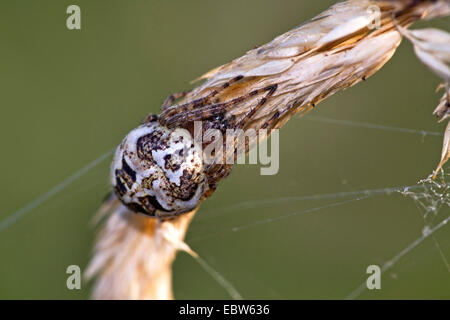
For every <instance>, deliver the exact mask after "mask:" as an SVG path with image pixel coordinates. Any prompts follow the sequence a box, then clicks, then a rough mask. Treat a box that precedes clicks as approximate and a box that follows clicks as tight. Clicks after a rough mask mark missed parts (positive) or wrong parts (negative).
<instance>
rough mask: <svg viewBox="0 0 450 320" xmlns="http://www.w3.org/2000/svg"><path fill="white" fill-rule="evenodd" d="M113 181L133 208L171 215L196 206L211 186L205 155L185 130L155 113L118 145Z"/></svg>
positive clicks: (153, 213) (117, 192) (116, 190)
mask: <svg viewBox="0 0 450 320" xmlns="http://www.w3.org/2000/svg"><path fill="white" fill-rule="evenodd" d="M111 179H112V185H113V187H114V190H115V192H116V194H117V195H118V197H119V198H120V200H121V201H122V202H123V203H124V204H125V205H126V206H127V207H128V208H130V209H131V210H133V211H135V212H140V213H144V214H147V215H150V216H155V217H172V216H176V215H179V214H182V213H184V212H187V211H190V210H192V209H193V208H195V207H196V206H197V205H198V204H199V202H200V200H201V198H202V197H203V195H204V194H205V192H206V189H207V178H206V175H205V170H204V167H203V161H202V153H201V149H200V147H198V146H197V145H196V144H195V142H194V139H193V138H192V136H191V134H190V133H189V132H188V131H187V130H184V129H181V128H177V129H168V128H167V127H164V126H162V125H160V124H159V122H158V121H156V117H155V118H152V119H150V121H146V123H145V124H143V125H141V126H139V127H137V128H136V129H134V130H132V131H131V132H130V133H129V134H128V135H127V136H126V137H125V139H124V140H123V142H122V143H121V144H120V146H119V147H118V148H117V151H116V153H115V156H114V160H113V164H112V170H111Z"/></svg>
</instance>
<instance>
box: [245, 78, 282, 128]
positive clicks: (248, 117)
mask: <svg viewBox="0 0 450 320" xmlns="http://www.w3.org/2000/svg"><path fill="white" fill-rule="evenodd" d="M277 88H278V85H277V84H274V85H271V86H268V87H266V88H264V89H263V90H264V91H269V92H268V93H267V94H266V96H265V97H263V98H262V99H261V100H260V101H259V102H258V104H257V105H256V106H255V107H254V108H252V109H251V110H250V112H248V113H247V114H246V115H245V116H244V117H243V118H242V119H241V120H239V122H238V123H237V124H236V127H237V128H239V129H242V128H244V126H245V124H246V123H247V122H248V120H250V119H251V117H253V116H254V115H255V113H256V112H258V110H259V109H261V107H262V106H263V105H264V104H265V103H266V102H267V100H268V99H269V98H270V97H271V96H272V95H273V94H274V93H275V91H276V90H277Z"/></svg>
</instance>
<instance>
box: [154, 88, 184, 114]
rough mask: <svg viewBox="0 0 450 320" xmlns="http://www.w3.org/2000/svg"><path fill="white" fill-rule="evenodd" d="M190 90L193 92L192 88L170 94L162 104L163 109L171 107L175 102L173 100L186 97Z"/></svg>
mask: <svg viewBox="0 0 450 320" xmlns="http://www.w3.org/2000/svg"><path fill="white" fill-rule="evenodd" d="M189 92H191V90H188V91H183V92H177V93H173V94H171V95H170V96H168V97H167V98H166V100H164V102H163V104H162V106H161V111H164V110H166V109H167V108H169V107H170V106H171V105H172V104H173V102H174V101H175V100H178V99H181V98H184V97H185V96H186V95H187V94H188V93H189Z"/></svg>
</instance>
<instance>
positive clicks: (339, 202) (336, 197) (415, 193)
mask: <svg viewBox="0 0 450 320" xmlns="http://www.w3.org/2000/svg"><path fill="white" fill-rule="evenodd" d="M305 119H307V120H308V121H319V122H324V123H333V124H339V125H345V126H353V127H361V128H367V129H375V130H382V131H389V132H396V133H401V134H412V135H418V136H420V137H422V139H424V138H425V137H426V136H435V137H440V136H442V134H441V133H439V132H433V131H424V130H415V129H408V128H399V127H389V126H383V125H377V124H372V123H365V122H353V121H348V120H339V119H330V118H323V117H312V116H308V117H305ZM111 153H112V151H111V150H110V151H108V152H106V153H104V154H102V155H101V156H99V157H98V158H97V159H95V160H94V161H92V162H91V163H89V164H87V165H86V166H84V167H83V168H81V169H80V170H78V171H77V172H75V173H74V174H73V175H71V176H69V177H68V178H66V179H65V180H63V181H62V182H61V183H59V184H58V185H56V186H55V187H53V188H51V189H50V190H49V191H48V192H46V193H44V194H42V195H41V196H39V197H38V198H36V199H35V200H33V201H31V202H30V203H28V204H27V205H25V206H23V207H22V208H19V209H18V210H17V211H15V212H13V213H11V214H10V215H8V216H7V217H6V218H5V219H4V220H1V221H0V232H1V231H4V230H6V229H8V228H11V227H12V226H13V225H14V224H15V223H16V222H17V221H19V220H21V219H23V218H25V217H26V216H27V215H29V214H30V213H32V212H33V211H34V210H35V209H36V208H38V207H39V206H41V205H43V204H45V203H46V202H47V201H50V200H51V199H52V198H53V197H55V196H56V195H58V194H59V193H61V192H62V191H64V190H65V189H66V188H68V186H69V185H71V184H72V183H74V182H75V181H77V180H78V179H80V178H81V177H83V176H84V175H85V174H87V173H88V172H89V171H91V170H93V169H95V168H96V167H97V166H99V165H100V164H101V163H103V162H104V161H106V160H107V159H109V157H110V155H111ZM392 194H401V195H403V196H404V197H405V198H407V199H411V200H412V201H413V202H414V204H415V205H416V207H417V208H418V212H419V213H420V216H421V218H422V219H423V222H424V227H423V229H422V234H421V236H420V237H418V238H416V239H415V240H414V241H412V242H410V243H409V244H408V245H407V246H406V247H404V248H402V249H401V250H400V251H399V252H398V253H397V254H396V255H394V256H393V257H391V258H390V259H388V260H386V261H385V262H384V263H383V264H382V267H381V271H382V273H385V272H387V271H389V270H390V269H392V268H393V267H394V266H396V264H397V263H398V262H399V261H400V260H402V259H403V258H404V257H405V256H407V255H409V254H411V253H412V252H413V251H414V249H416V248H417V247H418V246H419V245H420V244H422V243H423V242H424V241H426V240H427V239H431V241H433V243H434V245H435V247H436V248H437V250H438V252H439V254H440V258H441V260H442V262H443V264H444V265H445V268H446V269H447V271H448V272H449V273H450V264H449V258H448V257H447V256H446V254H445V253H444V251H443V250H442V248H441V245H440V243H439V241H438V239H437V238H436V236H435V234H436V233H437V232H438V231H439V230H441V229H444V228H445V226H446V225H447V224H448V222H449V221H450V215H449V210H448V208H449V207H450V174H445V173H442V174H440V175H439V176H438V178H437V179H436V180H433V179H432V178H431V176H430V177H428V178H426V179H423V180H421V181H418V183H417V184H415V185H409V186H393V187H387V188H378V189H364V190H356V191H349V192H337V193H325V194H312V195H301V196H294V197H292V196H291V197H274V198H269V199H264V200H257V201H244V202H240V203H233V204H232V205H228V206H224V207H220V208H217V209H214V211H213V212H210V213H208V214H204V215H201V216H199V217H197V218H196V219H197V220H207V219H212V218H217V217H219V216H221V215H226V214H230V213H232V212H234V211H236V210H239V209H247V208H257V207H263V206H266V205H269V204H270V205H276V204H286V203H294V204H295V203H297V202H301V201H308V200H314V201H324V200H329V201H331V200H332V202H331V203H327V204H326V205H320V206H315V207H312V208H308V209H304V210H298V211H293V212H290V213H287V214H277V215H273V216H270V217H264V218H260V219H259V218H256V219H253V220H252V221H249V222H246V223H243V224H238V225H234V226H231V227H225V228H215V229H213V230H210V231H209V232H201V233H200V234H198V233H195V232H194V236H192V237H189V238H188V239H187V240H186V242H187V243H188V244H189V245H193V246H194V247H195V244H196V243H199V242H202V241H205V240H208V239H211V238H214V237H217V236H220V235H223V234H227V233H237V232H242V231H245V230H248V229H251V228H255V227H258V226H261V225H264V224H269V223H277V222H278V221H281V220H285V219H294V218H296V217H299V216H303V215H311V214H315V213H317V212H320V211H325V210H327V209H331V208H333V207H339V206H344V205H347V204H350V203H354V202H359V201H364V200H366V199H369V198H373V197H377V196H387V195H392ZM196 261H197V262H198V263H199V265H200V266H201V267H202V268H203V270H204V271H205V272H206V273H208V274H209V275H210V276H211V277H212V278H213V279H214V280H215V281H216V282H217V283H218V284H219V285H220V286H222V288H223V289H224V290H226V291H227V292H228V294H229V295H230V297H232V298H235V299H240V298H242V297H243V295H242V294H241V293H239V291H238V290H237V289H236V288H235V287H234V286H233V284H232V283H233V281H232V279H227V278H226V277H225V276H224V275H222V274H221V273H220V272H219V271H218V270H216V269H215V268H213V267H212V266H211V264H209V263H208V262H207V260H206V259H204V258H203V257H198V258H196ZM269 290H271V288H269ZM365 290H366V284H365V283H362V284H361V285H359V286H358V287H356V288H355V290H353V291H352V292H350V293H349V294H348V295H347V297H346V298H347V299H355V298H358V297H359V296H360V295H361V294H363V293H364V291H365ZM244 298H245V297H244Z"/></svg>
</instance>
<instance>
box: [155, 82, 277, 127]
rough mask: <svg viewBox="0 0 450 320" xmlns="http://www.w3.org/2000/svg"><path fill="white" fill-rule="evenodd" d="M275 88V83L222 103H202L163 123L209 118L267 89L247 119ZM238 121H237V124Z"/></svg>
mask: <svg viewBox="0 0 450 320" xmlns="http://www.w3.org/2000/svg"><path fill="white" fill-rule="evenodd" d="M276 88H277V85H272V86H268V87H265V88H262V89H256V90H253V91H251V92H249V93H247V94H245V95H242V96H240V97H237V98H234V99H232V100H229V101H226V102H223V103H216V104H211V105H203V106H200V107H199V108H197V109H194V110H191V111H187V112H184V113H182V112H180V113H178V114H176V115H174V116H172V117H170V118H168V119H166V120H165V122H164V125H166V126H167V127H174V126H177V125H180V124H182V123H183V122H186V121H196V120H202V119H210V118H213V117H215V116H218V115H223V114H224V113H225V112H226V111H227V110H228V109H230V108H231V107H233V106H235V105H237V104H238V103H241V102H243V101H245V100H247V99H249V98H251V97H254V96H256V95H258V94H261V93H263V92H266V91H269V93H268V94H267V96H266V97H264V98H262V99H261V101H260V102H259V103H258V105H257V106H256V107H255V108H253V109H252V110H251V111H250V112H249V113H248V114H247V115H246V116H245V119H244V120H247V119H248V118H249V117H251V116H253V114H254V113H255V112H256V111H258V110H259V108H260V107H261V106H262V105H264V103H266V101H267V99H268V98H269V97H270V96H271V95H272V94H273V93H274V92H275V90H276ZM239 124H240V122H239V123H238V125H239Z"/></svg>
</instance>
